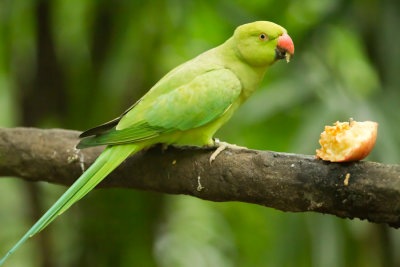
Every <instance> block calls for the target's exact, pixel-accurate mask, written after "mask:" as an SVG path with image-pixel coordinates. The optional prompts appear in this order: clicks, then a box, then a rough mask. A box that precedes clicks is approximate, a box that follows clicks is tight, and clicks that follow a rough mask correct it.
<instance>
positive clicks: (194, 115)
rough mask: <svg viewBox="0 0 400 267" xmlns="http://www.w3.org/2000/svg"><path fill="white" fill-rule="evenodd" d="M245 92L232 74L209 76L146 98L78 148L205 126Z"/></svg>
mask: <svg viewBox="0 0 400 267" xmlns="http://www.w3.org/2000/svg"><path fill="white" fill-rule="evenodd" d="M241 91H242V85H241V83H240V80H239V79H238V78H237V76H236V75H235V74H234V73H233V72H232V71H231V70H228V69H224V68H221V69H216V70H212V71H209V72H205V73H203V74H201V75H198V76H197V77H196V78H194V79H192V80H191V81H190V82H188V83H186V84H184V85H182V86H180V87H178V88H176V89H174V90H171V91H170V92H168V93H166V94H162V95H160V96H158V97H157V98H155V99H152V100H151V101H146V97H144V98H143V99H142V101H141V102H140V103H139V104H138V105H137V106H135V107H134V108H133V109H131V110H130V111H129V112H128V113H127V114H126V115H125V116H123V117H122V118H121V120H120V121H119V123H118V125H117V126H116V127H115V128H113V129H111V130H109V131H108V132H106V133H104V134H100V135H98V136H93V137H88V138H85V139H83V140H82V141H81V143H79V145H78V146H77V147H78V148H84V147H89V146H96V145H108V144H111V145H114V144H125V143H132V142H137V141H141V140H147V139H150V138H154V137H157V136H160V135H162V134H166V133H171V132H174V131H185V130H189V129H192V128H197V127H200V126H203V125H205V124H207V123H209V122H211V121H213V120H215V119H217V118H219V117H220V116H221V115H222V114H224V112H225V111H226V110H227V109H229V107H230V106H231V104H232V103H233V102H234V101H235V100H236V99H237V98H238V97H239V95H240V92H241Z"/></svg>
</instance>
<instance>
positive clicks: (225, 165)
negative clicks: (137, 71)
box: [0, 128, 400, 227]
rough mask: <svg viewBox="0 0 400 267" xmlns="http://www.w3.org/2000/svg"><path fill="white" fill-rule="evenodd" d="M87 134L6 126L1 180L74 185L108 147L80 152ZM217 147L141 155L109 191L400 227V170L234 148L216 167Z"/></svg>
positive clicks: (0, 134)
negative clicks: (253, 206) (80, 138)
mask: <svg viewBox="0 0 400 267" xmlns="http://www.w3.org/2000/svg"><path fill="white" fill-rule="evenodd" d="M78 135H79V132H76V131H68V130H57V129H53V130H39V129H35V128H14V129H4V128H0V176H17V177H21V178H23V179H25V180H28V181H47V182H50V183H56V184H63V185H70V184H72V183H73V182H74V181H75V180H76V179H77V178H78V177H79V175H80V174H81V173H82V171H83V170H84V169H86V168H87V167H88V166H89V165H90V164H91V163H92V162H93V161H94V160H95V158H96V157H97V156H98V155H99V154H100V153H101V151H102V150H103V148H101V147H96V148H89V149H85V150H75V149H74V147H75V145H76V144H77V142H78ZM211 153H212V150H210V149H204V148H194V147H185V148H173V147H170V148H169V149H168V150H166V151H164V152H162V151H161V148H160V147H155V148H152V149H150V150H148V151H146V152H139V153H138V154H136V155H134V156H133V157H130V158H129V159H127V160H126V161H125V162H124V163H123V164H121V166H120V167H118V168H117V169H116V170H115V171H114V172H112V173H111V174H110V175H109V176H110V177H108V178H107V179H105V180H104V181H103V182H102V183H101V184H100V186H101V187H125V188H136V189H144V190H152V191H157V192H164V193H169V194H186V195H192V196H195V197H198V198H202V199H207V200H211V201H242V202H249V203H255V204H259V205H264V206H268V207H272V208H275V209H278V210H282V211H292V212H304V211H315V212H320V213H329V214H334V215H336V216H339V217H342V218H355V217H357V218H360V219H367V220H369V221H371V222H376V223H387V224H389V225H390V226H393V227H400V166H398V165H386V164H381V163H374V162H354V163H327V162H323V161H321V160H316V159H314V156H305V155H296V154H286V153H277V152H271V151H256V150H241V151H232V150H229V149H228V150H226V151H224V152H222V153H221V154H220V155H219V156H218V157H217V159H216V160H215V161H214V162H213V164H212V165H211V166H210V164H209V161H208V159H209V157H210V155H211Z"/></svg>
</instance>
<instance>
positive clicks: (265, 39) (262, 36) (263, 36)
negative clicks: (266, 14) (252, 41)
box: [258, 33, 268, 42]
mask: <svg viewBox="0 0 400 267" xmlns="http://www.w3.org/2000/svg"><path fill="white" fill-rule="evenodd" d="M258 39H260V41H264V42H265V41H268V35H266V34H265V33H260V35H259V36H258Z"/></svg>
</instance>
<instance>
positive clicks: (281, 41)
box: [278, 33, 294, 55]
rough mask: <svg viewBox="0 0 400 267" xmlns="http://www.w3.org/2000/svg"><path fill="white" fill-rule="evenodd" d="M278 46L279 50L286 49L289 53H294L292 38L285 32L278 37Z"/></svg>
mask: <svg viewBox="0 0 400 267" xmlns="http://www.w3.org/2000/svg"><path fill="white" fill-rule="evenodd" d="M278 47H279V48H280V49H281V50H284V51H286V52H287V53H289V54H290V55H293V54H294V44H293V41H292V38H290V36H289V35H288V34H287V33H284V34H282V35H281V36H280V37H279V38H278Z"/></svg>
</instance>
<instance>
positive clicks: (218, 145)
mask: <svg viewBox="0 0 400 267" xmlns="http://www.w3.org/2000/svg"><path fill="white" fill-rule="evenodd" d="M214 146H215V147H216V148H217V149H216V150H215V151H214V152H213V153H212V154H211V156H210V164H211V163H212V162H213V161H214V160H215V159H216V158H217V156H218V155H219V154H220V153H221V152H222V151H224V150H225V149H227V148H229V149H232V150H242V149H247V147H244V146H238V145H235V144H229V143H226V142H221V141H219V139H217V138H215V139H214Z"/></svg>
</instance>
